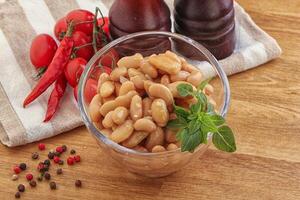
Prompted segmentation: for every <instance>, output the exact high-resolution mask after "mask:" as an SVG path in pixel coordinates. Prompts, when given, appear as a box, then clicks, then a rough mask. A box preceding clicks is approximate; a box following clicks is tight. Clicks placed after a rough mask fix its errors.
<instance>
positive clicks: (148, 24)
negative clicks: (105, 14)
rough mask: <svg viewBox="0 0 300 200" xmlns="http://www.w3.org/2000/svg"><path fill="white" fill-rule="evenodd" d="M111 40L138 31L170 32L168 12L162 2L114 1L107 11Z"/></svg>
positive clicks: (161, 0)
mask: <svg viewBox="0 0 300 200" xmlns="http://www.w3.org/2000/svg"><path fill="white" fill-rule="evenodd" d="M109 20H110V34H111V37H112V38H113V39H116V38H118V37H121V36H124V35H127V34H130V33H135V32H139V31H159V30H160V31H170V30H171V19H170V10H169V8H168V6H167V4H166V3H165V2H164V0H115V2H114V3H113V4H112V6H111V8H110V10H109Z"/></svg>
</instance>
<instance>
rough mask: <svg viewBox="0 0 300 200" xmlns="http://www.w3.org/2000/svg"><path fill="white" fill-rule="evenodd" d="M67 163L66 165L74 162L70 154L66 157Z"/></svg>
mask: <svg viewBox="0 0 300 200" xmlns="http://www.w3.org/2000/svg"><path fill="white" fill-rule="evenodd" d="M67 163H68V165H73V164H74V158H73V157H71V156H70V157H69V158H68V159H67Z"/></svg>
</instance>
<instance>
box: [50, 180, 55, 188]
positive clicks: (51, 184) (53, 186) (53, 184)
mask: <svg viewBox="0 0 300 200" xmlns="http://www.w3.org/2000/svg"><path fill="white" fill-rule="evenodd" d="M49 186H50V189H51V190H55V189H56V183H55V182H53V181H52V182H50V183H49Z"/></svg>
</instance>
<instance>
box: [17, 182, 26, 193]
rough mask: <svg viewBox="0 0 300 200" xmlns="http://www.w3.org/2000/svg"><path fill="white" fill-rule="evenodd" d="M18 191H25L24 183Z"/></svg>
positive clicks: (19, 186)
mask: <svg viewBox="0 0 300 200" xmlns="http://www.w3.org/2000/svg"><path fill="white" fill-rule="evenodd" d="M18 191H19V192H24V191H25V186H24V185H23V184H20V185H18Z"/></svg>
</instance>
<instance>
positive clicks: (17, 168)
mask: <svg viewBox="0 0 300 200" xmlns="http://www.w3.org/2000/svg"><path fill="white" fill-rule="evenodd" d="M13 170H14V172H15V174H19V173H20V172H21V168H20V167H19V166H15V167H14V168H13Z"/></svg>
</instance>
